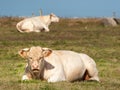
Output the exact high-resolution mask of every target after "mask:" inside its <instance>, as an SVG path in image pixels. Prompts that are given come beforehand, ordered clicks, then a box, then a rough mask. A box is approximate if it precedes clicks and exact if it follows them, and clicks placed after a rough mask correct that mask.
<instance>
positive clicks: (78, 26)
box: [0, 18, 120, 90]
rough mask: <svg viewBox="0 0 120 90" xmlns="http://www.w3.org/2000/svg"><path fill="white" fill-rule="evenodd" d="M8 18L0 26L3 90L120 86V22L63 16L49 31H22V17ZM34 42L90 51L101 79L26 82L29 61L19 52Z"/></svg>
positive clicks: (109, 88) (80, 89) (89, 89)
mask: <svg viewBox="0 0 120 90" xmlns="http://www.w3.org/2000/svg"><path fill="white" fill-rule="evenodd" d="M4 19H5V20H4ZM4 19H2V21H4V22H3V23H2V22H1V23H2V24H1V27H0V90H119V89H120V26H119V25H118V26H117V27H111V26H104V25H103V24H102V23H101V22H95V21H94V20H93V21H92V20H91V21H88V22H82V21H81V20H80V19H78V20H76V19H63V18H62V19H61V20H60V22H59V23H53V24H52V25H51V26H50V30H51V31H50V32H49V33H45V32H41V33H28V34H27V33H23V34H21V33H19V32H18V31H17V30H16V28H15V24H16V22H18V21H19V20H20V19H17V18H15V20H14V18H10V19H6V18H4ZM9 22H10V23H9ZM11 22H12V23H11ZM4 24H5V25H4ZM31 46H42V47H48V48H51V49H57V50H58V49H65V50H73V51H76V52H81V53H86V54H88V55H89V56H91V57H92V58H93V59H94V60H95V62H96V64H97V68H98V70H99V77H100V80H101V82H100V83H97V82H74V83H70V82H57V83H47V82H46V81H40V80H32V81H26V82H22V81H21V77H22V75H23V73H24V68H25V64H26V61H25V60H23V59H22V58H21V57H20V56H19V55H18V51H19V50H20V49H22V48H26V47H31Z"/></svg>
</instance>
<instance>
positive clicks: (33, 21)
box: [16, 13, 59, 33]
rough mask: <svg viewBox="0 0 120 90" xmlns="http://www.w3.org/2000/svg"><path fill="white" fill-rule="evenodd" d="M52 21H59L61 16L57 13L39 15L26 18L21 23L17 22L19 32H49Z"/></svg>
mask: <svg viewBox="0 0 120 90" xmlns="http://www.w3.org/2000/svg"><path fill="white" fill-rule="evenodd" d="M51 22H59V18H58V17H57V16H56V15H55V14H53V13H52V14H50V15H46V16H37V17H31V18H26V19H24V20H22V21H20V22H19V23H17V25H16V28H17V29H18V31H19V32H21V33H23V32H41V31H42V30H45V32H49V28H48V27H49V25H50V24H51Z"/></svg>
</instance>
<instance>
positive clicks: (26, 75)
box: [22, 74, 32, 80]
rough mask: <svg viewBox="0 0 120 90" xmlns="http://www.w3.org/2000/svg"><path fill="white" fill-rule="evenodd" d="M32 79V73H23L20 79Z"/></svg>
mask: <svg viewBox="0 0 120 90" xmlns="http://www.w3.org/2000/svg"><path fill="white" fill-rule="evenodd" d="M31 79H32V75H31V74H24V75H23V76H22V80H31Z"/></svg>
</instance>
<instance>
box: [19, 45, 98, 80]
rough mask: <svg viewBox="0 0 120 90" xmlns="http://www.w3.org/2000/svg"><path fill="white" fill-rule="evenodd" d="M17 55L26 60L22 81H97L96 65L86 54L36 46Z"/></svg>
mask: <svg viewBox="0 0 120 90" xmlns="http://www.w3.org/2000/svg"><path fill="white" fill-rule="evenodd" d="M19 55H20V56H21V57H23V58H25V59H27V60H28V63H27V65H26V69H25V73H24V75H23V77H22V80H31V79H41V80H47V81H48V82H58V81H69V82H73V81H77V80H78V81H81V80H95V81H99V78H98V70H97V68H96V63H95V62H94V60H93V59H92V58H90V57H89V56H88V55H86V54H82V53H76V52H73V51H67V50H51V49H49V48H42V47H39V46H37V47H31V48H25V49H22V50H20V51H19Z"/></svg>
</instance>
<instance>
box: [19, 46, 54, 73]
mask: <svg viewBox="0 0 120 90" xmlns="http://www.w3.org/2000/svg"><path fill="white" fill-rule="evenodd" d="M51 53H52V50H51V49H48V48H41V47H39V46H37V47H31V48H25V49H22V50H20V51H19V55H20V56H21V57H23V58H25V59H27V60H28V68H29V69H30V70H31V71H32V72H34V73H35V72H40V71H41V70H42V69H43V67H44V57H48V56H49V55H50V54H51Z"/></svg>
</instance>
